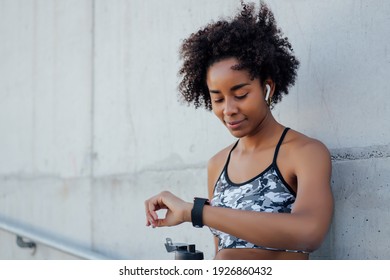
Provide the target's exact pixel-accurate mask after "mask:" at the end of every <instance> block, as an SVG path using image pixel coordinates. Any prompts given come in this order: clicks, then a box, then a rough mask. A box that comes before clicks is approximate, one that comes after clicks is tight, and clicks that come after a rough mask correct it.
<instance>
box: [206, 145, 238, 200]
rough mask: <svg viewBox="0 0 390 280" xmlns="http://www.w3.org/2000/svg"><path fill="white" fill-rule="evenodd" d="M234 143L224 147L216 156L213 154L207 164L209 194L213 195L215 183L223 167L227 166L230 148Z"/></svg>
mask: <svg viewBox="0 0 390 280" xmlns="http://www.w3.org/2000/svg"><path fill="white" fill-rule="evenodd" d="M233 146H234V143H233V144H231V145H229V146H227V147H226V148H224V149H222V150H221V151H219V152H218V153H216V154H215V155H214V156H212V157H211V158H210V159H209V161H208V164H207V177H208V189H209V195H211V193H212V191H213V189H214V185H215V183H216V182H217V179H218V176H219V175H220V174H221V172H222V169H223V168H224V166H225V163H226V160H227V157H228V155H229V152H230V150H231V149H232V148H233Z"/></svg>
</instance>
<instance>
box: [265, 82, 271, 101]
mask: <svg viewBox="0 0 390 280" xmlns="http://www.w3.org/2000/svg"><path fill="white" fill-rule="evenodd" d="M265 88H266V93H265V101H268V98H269V94H270V92H271V87H270V86H269V85H268V84H267V85H265Z"/></svg>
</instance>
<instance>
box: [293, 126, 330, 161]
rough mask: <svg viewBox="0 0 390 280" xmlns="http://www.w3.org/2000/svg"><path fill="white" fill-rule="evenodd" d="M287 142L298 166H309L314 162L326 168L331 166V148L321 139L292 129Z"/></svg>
mask: <svg viewBox="0 0 390 280" xmlns="http://www.w3.org/2000/svg"><path fill="white" fill-rule="evenodd" d="M286 142H287V143H286V144H287V145H286V146H288V150H289V152H290V153H291V156H292V158H294V162H295V164H296V166H297V167H298V168H299V166H302V167H304V168H307V167H308V165H312V164H313V165H315V166H319V167H324V168H326V167H330V164H331V157H330V153H329V150H328V148H327V147H326V146H325V145H324V144H323V143H322V142H321V141H319V140H317V139H314V138H311V137H308V136H306V135H304V134H302V133H300V132H297V131H295V130H292V131H291V133H290V135H289V138H288V141H286Z"/></svg>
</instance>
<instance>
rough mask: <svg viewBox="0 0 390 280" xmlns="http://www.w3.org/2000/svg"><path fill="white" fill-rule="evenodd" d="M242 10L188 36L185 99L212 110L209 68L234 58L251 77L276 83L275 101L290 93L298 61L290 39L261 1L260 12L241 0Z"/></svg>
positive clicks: (183, 85) (183, 53) (183, 54)
mask: <svg viewBox="0 0 390 280" xmlns="http://www.w3.org/2000/svg"><path fill="white" fill-rule="evenodd" d="M241 6H242V10H241V12H240V13H239V14H237V15H236V16H235V17H234V18H232V19H229V20H219V21H217V22H211V23H210V24H208V25H206V26H205V27H204V28H203V29H201V30H199V31H198V32H196V33H193V34H191V35H190V36H189V38H187V39H185V40H184V42H183V44H182V46H181V48H180V58H181V59H182V60H183V64H182V67H181V68H180V71H179V75H180V76H182V80H181V82H180V84H179V92H180V93H181V96H182V99H183V98H184V101H185V102H187V103H188V104H189V105H191V104H193V105H194V106H195V108H199V107H201V106H204V107H205V108H206V109H207V110H211V109H212V108H211V99H210V95H209V91H208V87H207V84H206V73H207V69H208V68H209V67H210V66H211V65H212V64H213V63H215V62H217V61H220V60H222V59H225V58H229V57H235V58H236V59H237V60H238V61H239V65H237V66H236V67H234V69H236V70H241V69H246V70H248V71H249V73H250V75H251V77H252V78H259V79H260V81H261V83H262V84H263V82H264V80H265V79H268V78H270V79H272V80H273V81H274V82H275V92H274V94H273V96H272V104H276V103H278V102H279V101H280V100H281V99H282V94H288V88H289V87H290V86H292V85H294V83H295V78H296V74H297V69H298V66H299V61H298V60H297V59H296V58H295V56H294V55H293V49H292V47H291V44H290V43H289V42H288V38H286V37H283V34H282V31H281V30H280V29H279V28H278V27H277V26H276V21H275V18H274V16H273V13H272V12H271V10H270V9H269V8H268V7H267V5H266V4H264V3H261V4H260V9H259V12H258V14H256V12H255V6H254V4H253V3H252V4H244V3H243V2H241Z"/></svg>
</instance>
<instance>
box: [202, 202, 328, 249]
mask: <svg viewBox="0 0 390 280" xmlns="http://www.w3.org/2000/svg"><path fill="white" fill-rule="evenodd" d="M314 220H315V219H313V218H311V217H310V216H307V215H302V214H294V213H291V214H290V213H265V212H261V213H259V212H255V211H242V210H235V209H228V208H222V207H212V206H205V207H204V210H203V223H204V224H205V225H207V226H209V227H212V228H215V229H218V230H220V231H223V232H226V233H229V234H231V235H233V236H236V237H239V238H241V239H244V240H246V241H249V242H251V243H254V244H256V245H260V246H266V247H271V248H282V249H290V250H304V251H312V250H315V249H316V247H318V244H319V243H320V241H319V238H320V239H322V238H321V236H319V234H318V229H317V228H316V226H317V225H316V223H315V221H314Z"/></svg>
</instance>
